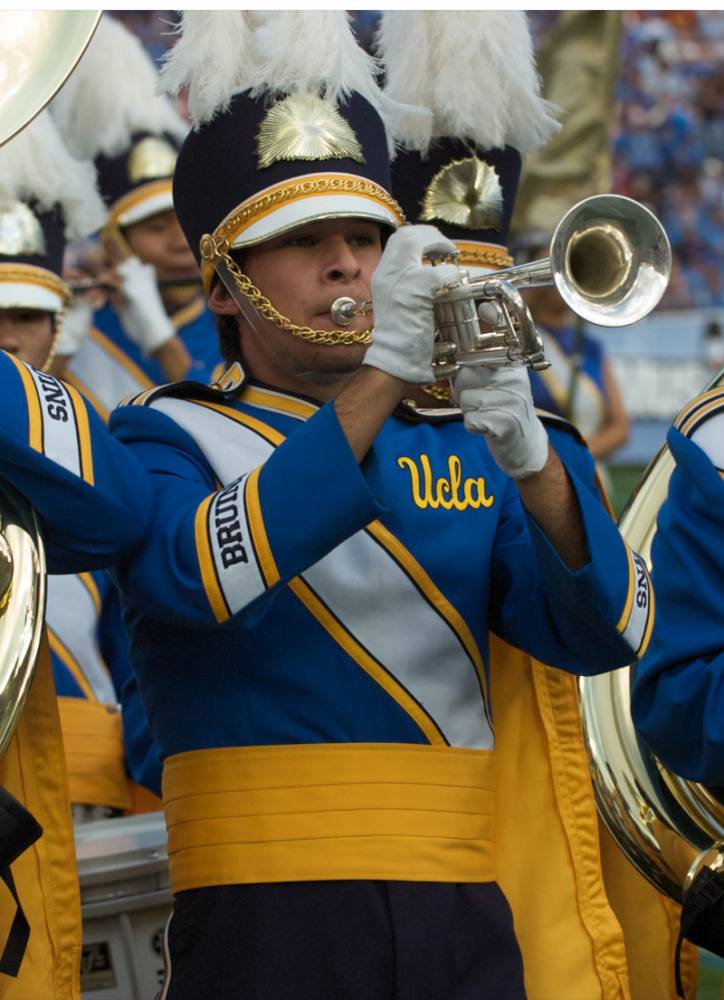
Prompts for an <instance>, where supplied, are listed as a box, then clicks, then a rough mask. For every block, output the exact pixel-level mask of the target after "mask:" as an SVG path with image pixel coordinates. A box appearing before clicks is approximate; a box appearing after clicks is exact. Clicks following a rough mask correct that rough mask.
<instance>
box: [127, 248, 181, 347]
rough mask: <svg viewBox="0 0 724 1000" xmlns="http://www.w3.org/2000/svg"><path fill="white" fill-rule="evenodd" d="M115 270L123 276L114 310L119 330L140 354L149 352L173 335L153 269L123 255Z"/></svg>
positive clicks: (172, 327) (136, 259) (173, 328)
mask: <svg viewBox="0 0 724 1000" xmlns="http://www.w3.org/2000/svg"><path fill="white" fill-rule="evenodd" d="M117 270H118V273H119V274H120V276H121V278H122V279H123V288H122V289H121V295H122V302H121V306H120V308H119V310H118V312H119V315H120V319H121V323H122V324H123V329H124V330H125V331H126V333H127V334H128V336H129V337H130V338H131V340H132V341H133V342H134V344H138V346H139V347H140V348H141V350H142V351H143V352H144V354H153V353H154V351H157V350H158V348H159V347H160V346H161V345H162V344H165V343H166V341H167V340H170V339H171V337H173V336H175V334H176V329H175V327H174V325H173V323H172V322H171V320H170V319H169V318H168V316H167V315H166V310H165V309H164V307H163V302H162V301H161V296H160V294H159V291H158V283H157V281H156V270H155V268H154V267H153V265H152V264H144V263H142V262H141V261H140V260H139V259H138V257H127V258H126V260H124V261H123V263H122V264H119V265H118V268H117Z"/></svg>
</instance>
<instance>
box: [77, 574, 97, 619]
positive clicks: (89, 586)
mask: <svg viewBox="0 0 724 1000" xmlns="http://www.w3.org/2000/svg"><path fill="white" fill-rule="evenodd" d="M78 579H79V580H80V582H81V583H82V584H83V586H84V587H85V589H86V590H87V591H88V593H89V594H90V595H91V600H92V601H93V604H94V606H95V609H96V614H97V615H98V614H100V611H101V595H100V593H99V591H98V587H97V586H96V582H95V580H94V579H93V577H92V576H91V575H90V573H79V574H78Z"/></svg>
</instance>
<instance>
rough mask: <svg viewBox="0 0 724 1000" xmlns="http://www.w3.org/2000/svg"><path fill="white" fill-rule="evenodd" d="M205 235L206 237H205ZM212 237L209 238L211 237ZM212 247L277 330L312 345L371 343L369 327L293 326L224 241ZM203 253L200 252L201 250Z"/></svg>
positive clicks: (239, 284) (257, 309)
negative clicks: (241, 266)
mask: <svg viewBox="0 0 724 1000" xmlns="http://www.w3.org/2000/svg"><path fill="white" fill-rule="evenodd" d="M205 238H206V237H205ZM212 238H213V237H212ZM214 250H215V252H216V257H217V259H220V260H223V261H224V263H225V264H226V266H227V268H228V269H229V273H230V274H231V276H232V278H233V279H234V284H235V285H236V287H237V288H238V289H239V291H240V292H241V294H242V295H245V296H246V298H247V299H248V300H249V302H250V303H251V304H252V306H253V307H254V309H256V311H257V312H258V313H259V315H260V316H262V317H263V318H264V319H267V320H269V322H270V323H273V324H274V326H276V327H279V329H280V330H285V331H286V332H287V333H291V334H292V335H293V336H295V337H299V338H300V340H307V341H309V342H311V343H312V344H327V345H332V346H333V345H336V344H344V345H350V344H371V343H372V333H373V327H368V328H367V329H366V330H361V331H359V332H357V331H356V330H313V329H312V327H311V326H297V324H296V323H292V321H291V320H290V319H287V317H286V316H282V314H281V313H280V312H279V310H278V309H275V308H274V306H273V305H272V303H271V301H270V300H269V299H268V298H267V297H266V295H264V293H263V292H261V291H260V290H259V289H258V288H257V287H256V285H255V284H254V283H253V281H252V280H251V279H250V278H248V277H247V276H246V275H245V274H244V272H243V271H242V270H241V268H240V267H239V265H238V264H237V263H236V261H235V260H234V258H233V257H231V256H230V254H229V252H228V245H227V244H226V241H225V240H219V239H217V240H216V242H215V246H214ZM202 252H203V251H202Z"/></svg>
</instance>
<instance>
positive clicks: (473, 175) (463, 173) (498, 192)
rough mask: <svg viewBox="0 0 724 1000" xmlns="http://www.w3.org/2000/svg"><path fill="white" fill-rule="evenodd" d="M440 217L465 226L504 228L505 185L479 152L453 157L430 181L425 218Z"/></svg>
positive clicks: (466, 227) (424, 208) (425, 202)
mask: <svg viewBox="0 0 724 1000" xmlns="http://www.w3.org/2000/svg"><path fill="white" fill-rule="evenodd" d="M435 219H439V220H441V221H442V222H449V223H450V224H451V225H454V226H462V227H463V228H464V229H496V230H500V229H501V227H502V221H503V189H502V187H501V186H500V178H499V177H498V174H497V172H496V170H495V168H494V167H491V166H490V164H489V163H485V162H484V161H483V160H480V159H478V157H477V156H470V157H468V158H467V159H465V160H453V162H452V163H448V165H447V166H446V167H443V168H442V170H440V171H439V172H438V173H437V174H435V176H434V177H433V179H432V180H431V181H430V184H429V185H428V188H427V191H426V192H425V197H424V198H423V201H422V215H421V216H420V221H421V222H434V221H435Z"/></svg>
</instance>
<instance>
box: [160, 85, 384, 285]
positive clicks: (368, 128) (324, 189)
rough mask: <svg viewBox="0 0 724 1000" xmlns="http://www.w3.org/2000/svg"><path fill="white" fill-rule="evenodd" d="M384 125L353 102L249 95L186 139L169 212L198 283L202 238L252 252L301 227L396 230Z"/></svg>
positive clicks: (206, 270)
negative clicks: (193, 260) (322, 223)
mask: <svg viewBox="0 0 724 1000" xmlns="http://www.w3.org/2000/svg"><path fill="white" fill-rule="evenodd" d="M390 189H391V177H390V166H389V157H388V153H387V137H386V132H385V127H384V125H383V122H382V119H381V118H380V116H379V114H378V113H377V111H375V109H374V108H373V107H372V105H371V104H370V103H369V102H368V101H366V100H365V98H364V97H362V96H361V95H359V94H354V93H353V94H351V95H350V96H349V97H348V98H346V99H344V100H341V101H340V102H339V104H337V105H333V104H331V103H330V102H327V101H325V100H324V99H322V98H318V97H316V96H312V95H300V94H296V95H290V96H288V97H286V98H281V99H279V100H277V101H275V102H270V101H269V99H268V97H267V98H264V97H257V98H252V97H251V96H249V94H248V93H244V94H237V95H236V96H235V97H233V98H232V100H231V103H230V106H229V109H228V111H226V112H225V113H224V114H222V115H220V116H219V117H218V118H215V119H214V120H213V121H212V122H210V123H209V124H207V125H203V126H202V127H201V128H200V129H199V130H198V131H195V132H191V133H190V134H189V135H188V136H187V138H186V140H185V142H184V144H183V146H182V148H181V152H180V154H179V158H178V161H177V164H176V172H175V174H174V182H173V197H174V205H175V206H176V214H177V216H178V219H179V222H180V223H181V226H182V228H183V230H184V233H185V235H186V239H187V240H188V242H189V245H190V246H191V247H192V249H193V251H194V253H195V254H196V256H197V258H198V259H199V260H200V261H201V265H202V274H203V276H204V281H205V283H207V282H208V281H209V280H210V275H211V273H212V272H213V263H212V262H211V261H210V260H209V259H207V257H206V256H205V248H206V247H207V246H209V242H208V237H212V238H214V239H223V240H225V241H226V243H227V244H228V246H229V247H230V248H233V247H245V246H252V245H253V244H256V243H261V242H263V241H264V240H268V239H271V238H272V237H274V236H278V235H279V234H281V233H283V232H286V231H287V230H289V229H294V228H295V227H297V226H300V225H303V224H304V223H307V222H313V221H318V220H320V219H329V218H339V217H341V216H350V217H356V218H365V219H370V220H372V221H375V222H379V223H382V224H383V225H387V226H391V227H397V226H398V225H400V224H401V222H402V221H403V214H402V211H401V209H400V207H399V205H397V204H396V202H395V201H394V199H393V198H392V196H391V195H390V193H389V192H390Z"/></svg>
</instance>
